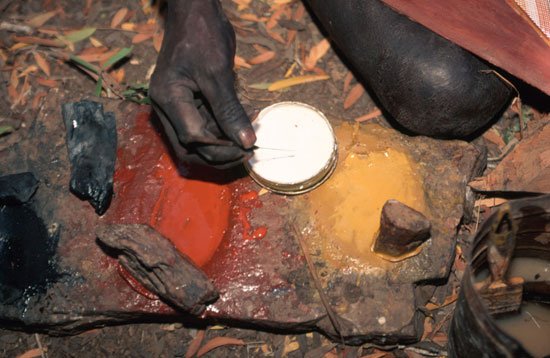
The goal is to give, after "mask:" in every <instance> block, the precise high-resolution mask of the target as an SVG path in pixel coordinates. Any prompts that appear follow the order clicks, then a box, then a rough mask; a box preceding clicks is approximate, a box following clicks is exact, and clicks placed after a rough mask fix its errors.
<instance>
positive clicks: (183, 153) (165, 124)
mask: <svg viewBox="0 0 550 358" xmlns="http://www.w3.org/2000/svg"><path fill="white" fill-rule="evenodd" d="M153 109H154V110H155V113H156V114H157V117H158V119H159V120H160V123H161V125H162V128H163V129H164V134H166V138H167V139H168V142H170V147H171V148H172V150H173V151H174V154H175V155H176V157H177V158H178V159H184V158H186V157H187V154H188V152H187V149H185V147H183V146H182V145H181V142H180V141H179V139H178V135H177V133H176V131H175V130H174V127H173V126H172V124H171V123H170V121H169V120H168V119H167V118H166V116H165V115H164V113H163V112H162V111H161V110H160V108H158V107H157V106H156V105H155V104H153Z"/></svg>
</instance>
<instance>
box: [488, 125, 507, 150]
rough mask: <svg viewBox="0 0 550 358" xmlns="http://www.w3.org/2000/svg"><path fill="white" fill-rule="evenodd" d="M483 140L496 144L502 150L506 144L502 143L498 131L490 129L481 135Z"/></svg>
mask: <svg viewBox="0 0 550 358" xmlns="http://www.w3.org/2000/svg"><path fill="white" fill-rule="evenodd" d="M483 138H484V139H486V140H488V141H489V142H492V143H494V144H496V145H497V146H498V147H499V148H504V147H505V146H506V143H504V139H502V137H501V136H500V134H499V133H498V131H497V130H496V129H494V128H491V129H489V130H488V131H486V132H485V133H483Z"/></svg>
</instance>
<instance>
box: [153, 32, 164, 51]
mask: <svg viewBox="0 0 550 358" xmlns="http://www.w3.org/2000/svg"><path fill="white" fill-rule="evenodd" d="M163 38H164V31H159V32H157V33H155V34H154V35H153V47H154V48H155V51H157V53H158V52H160V48H161V46H162V39H163Z"/></svg>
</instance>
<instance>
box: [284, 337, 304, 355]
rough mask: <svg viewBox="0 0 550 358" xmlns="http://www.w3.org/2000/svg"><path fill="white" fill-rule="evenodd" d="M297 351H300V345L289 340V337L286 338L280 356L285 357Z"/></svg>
mask: <svg viewBox="0 0 550 358" xmlns="http://www.w3.org/2000/svg"><path fill="white" fill-rule="evenodd" d="M298 349H300V344H299V343H298V342H296V341H295V340H290V338H289V336H286V337H285V341H284V348H283V354H282V356H283V357H286V356H287V355H288V353H290V352H294V351H297V350H298Z"/></svg>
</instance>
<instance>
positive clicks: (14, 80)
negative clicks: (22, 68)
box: [8, 69, 19, 103]
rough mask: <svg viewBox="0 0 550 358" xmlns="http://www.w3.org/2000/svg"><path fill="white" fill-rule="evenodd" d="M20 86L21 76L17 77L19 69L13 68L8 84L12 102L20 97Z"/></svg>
mask: <svg viewBox="0 0 550 358" xmlns="http://www.w3.org/2000/svg"><path fill="white" fill-rule="evenodd" d="M18 86H19V77H17V70H16V69H13V70H12V71H11V76H10V83H9V85H8V95H9V97H10V101H11V103H15V101H16V100H17V98H18V97H19V93H18V92H17V87H18Z"/></svg>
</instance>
